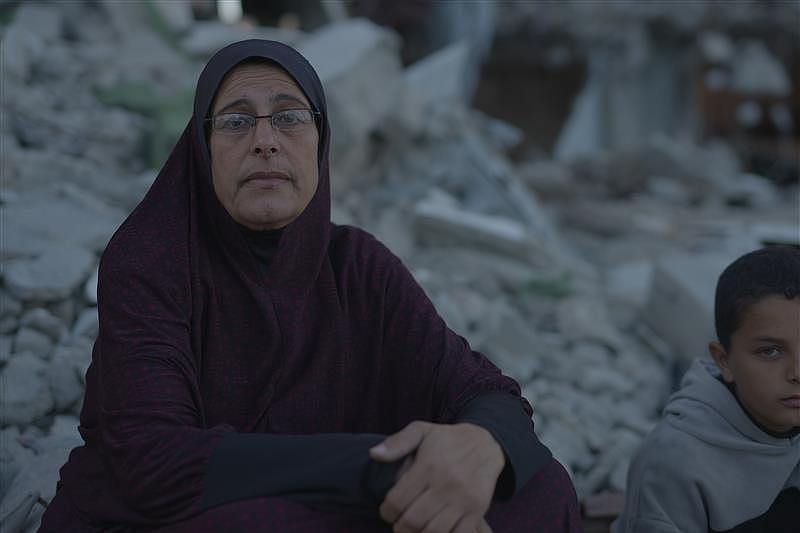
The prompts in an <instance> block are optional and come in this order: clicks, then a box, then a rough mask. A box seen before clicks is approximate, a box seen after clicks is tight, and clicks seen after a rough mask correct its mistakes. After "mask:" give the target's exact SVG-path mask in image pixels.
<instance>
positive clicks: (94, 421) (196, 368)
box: [62, 40, 531, 524]
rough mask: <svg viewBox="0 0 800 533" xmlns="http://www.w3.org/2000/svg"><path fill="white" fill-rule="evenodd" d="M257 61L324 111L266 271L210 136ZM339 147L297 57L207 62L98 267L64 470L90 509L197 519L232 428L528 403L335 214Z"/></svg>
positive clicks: (225, 53) (305, 427) (361, 421)
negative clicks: (310, 191)
mask: <svg viewBox="0 0 800 533" xmlns="http://www.w3.org/2000/svg"><path fill="white" fill-rule="evenodd" d="M251 58H261V59H267V60H270V61H273V62H275V63H277V64H278V65H279V66H281V67H282V68H283V69H284V70H285V71H286V72H287V73H288V74H289V75H290V76H291V77H292V78H294V80H295V81H296V82H297V84H298V86H299V87H300V89H301V90H302V91H303V92H304V94H305V95H306V97H307V98H308V101H309V102H310V104H311V106H312V107H313V109H314V110H315V111H318V112H319V113H320V114H321V119H320V120H319V122H318V124H317V126H318V128H319V147H318V164H319V165H318V168H319V184H318V187H317V190H316V193H315V194H314V196H313V197H312V199H311V200H310V202H309V204H308V206H307V207H306V209H305V210H304V211H303V212H302V213H301V214H300V215H299V216H298V217H297V218H296V219H295V220H293V221H292V222H291V223H290V224H289V225H287V226H286V227H285V228H284V229H283V231H282V232H281V234H280V237H279V240H278V244H277V250H276V251H275V253H274V256H273V257H272V260H271V262H270V263H269V265H268V267H267V268H264V265H263V264H259V262H258V259H257V258H256V257H255V256H254V254H253V252H252V251H251V250H250V248H249V247H248V244H247V240H246V238H245V236H244V235H243V234H242V232H241V231H240V228H239V226H238V224H237V223H236V222H235V221H234V220H233V218H232V217H231V216H230V215H229V214H228V212H227V211H226V210H225V208H224V207H223V205H222V204H221V203H220V202H219V200H218V199H217V197H216V195H215V193H214V189H213V186H212V179H211V170H210V169H211V165H210V160H209V157H210V156H209V150H208V146H207V143H206V135H205V128H204V122H205V119H206V118H207V117H208V113H209V109H210V107H211V105H212V102H213V100H214V97H215V95H216V92H217V90H218V89H219V87H220V84H221V83H222V80H223V79H224V77H225V75H226V74H227V73H228V72H229V71H230V70H231V69H232V68H234V67H235V66H236V65H238V64H240V63H241V62H243V61H245V60H248V59H251ZM329 149H330V125H329V123H328V113H327V107H326V103H325V96H324V93H323V88H322V84H321V82H320V80H319V78H318V77H317V75H316V73H315V72H314V70H313V68H312V67H311V65H310V64H309V63H308V61H307V60H306V59H305V58H303V57H302V56H301V55H300V54H299V53H298V52H296V51H295V50H293V49H292V48H290V47H288V46H286V45H284V44H281V43H277V42H272V41H265V40H247V41H242V42H238V43H235V44H232V45H230V46H227V47H226V48H224V49H222V50H221V51H219V52H218V53H217V54H216V55H215V56H214V57H212V59H211V60H210V61H209V63H208V64H207V65H206V67H205V69H204V70H203V72H202V74H201V75H200V78H199V81H198V83H197V92H196V97H195V102H194V114H193V116H192V118H191V120H190V122H189V124H188V126H187V127H186V129H185V131H184V132H183V134H182V135H181V137H180V139H179V140H178V142H177V145H176V146H175V148H174V150H173V151H172V153H171V155H170V157H169V159H168V160H167V162H166V164H165V165H164V167H163V169H162V170H161V172H160V173H159V175H158V176H157V178H156V180H155V182H154V183H153V185H152V187H151V188H150V190H149V191H148V193H147V194H146V196H145V197H144V199H143V200H142V201H141V203H140V204H139V205H138V206H137V207H136V208H135V209H134V211H133V212H132V213H131V214H130V216H129V217H128V218H127V219H126V221H125V222H123V224H122V225H121V226H120V228H119V229H118V230H117V231H116V233H115V234H114V236H113V237H112V239H111V241H110V242H109V244H108V246H107V248H106V250H105V252H104V254H103V257H102V259H101V263H100V273H99V285H98V308H99V317H100V331H99V335H98V339H97V341H96V343H95V346H94V350H93V354H92V363H91V365H90V367H89V370H88V371H87V378H86V379H87V383H86V395H85V399H84V405H83V409H82V412H81V420H80V427H79V430H80V432H81V434H82V436H83V437H84V440H85V441H86V445H85V446H82V447H80V448H78V449H76V450H74V451H73V452H72V454H71V456H70V459H69V461H68V463H67V465H65V467H64V468H63V469H62V481H63V483H64V485H65V486H66V488H67V492H68V494H69V496H70V498H71V499H72V501H73V503H74V504H75V507H76V508H77V509H78V510H79V511H80V513H82V514H85V515H86V516H88V517H91V519H92V520H93V521H99V522H103V523H112V522H113V523H144V524H147V523H162V522H165V521H174V520H178V519H180V518H182V517H186V516H189V515H191V514H192V513H193V512H196V509H195V508H194V505H195V504H196V502H197V499H198V497H199V495H200V493H201V492H202V488H203V480H204V475H205V471H206V462H207V460H208V457H209V456H210V455H211V453H212V451H213V449H214V446H215V445H216V444H217V443H218V442H219V440H220V439H221V438H222V437H223V436H224V435H226V434H228V433H230V432H268V433H279V434H311V433H340V432H346V433H379V434H391V433H394V432H396V431H398V430H400V429H401V428H402V427H404V426H405V425H406V424H408V423H409V422H411V421H413V420H429V421H433V422H439V423H447V422H453V421H454V420H455V419H456V417H457V415H458V413H459V412H460V411H461V410H462V409H463V408H464V406H465V405H466V404H467V403H469V401H471V400H472V399H474V398H475V397H477V396H478V395H481V394H484V393H488V392H496V391H508V392H510V393H512V394H514V395H516V396H517V397H519V387H518V385H517V384H516V383H515V382H514V381H513V380H511V379H510V378H507V377H505V376H502V375H501V374H500V372H499V371H498V369H497V368H496V367H494V366H493V365H492V364H491V363H490V362H489V361H488V360H487V359H486V358H485V357H484V356H483V355H481V354H479V353H477V352H474V351H472V350H471V349H470V347H469V345H468V344H467V342H466V341H465V340H464V339H463V338H461V337H459V336H458V335H456V334H455V333H453V332H452V331H451V330H449V329H448V328H447V326H446V325H445V323H444V322H443V321H442V319H441V318H440V317H439V315H438V314H437V313H436V311H435V309H434V307H433V305H432V303H431V302H430V300H429V299H428V298H427V296H426V295H425V293H424V291H423V290H422V289H421V288H420V287H419V285H418V284H417V283H416V282H415V281H414V279H413V277H412V276H411V274H410V273H409V272H408V270H407V269H406V268H405V266H404V265H403V264H402V263H401V262H400V260H399V259H398V258H397V257H396V256H394V255H393V254H392V253H391V252H390V251H389V250H388V249H387V248H385V247H384V246H383V245H382V244H381V243H379V242H378V241H377V240H376V239H375V238H374V237H372V236H371V235H369V234H368V233H366V232H364V231H362V230H359V229H357V228H353V227H349V226H337V225H334V224H332V223H331V221H330V203H331V199H330V176H329V165H328V157H329ZM520 401H521V402H522V403H523V405H524V407H525V409H526V410H527V412H528V414H531V408H530V406H529V405H528V404H527V402H526V401H525V400H524V399H522V398H520Z"/></svg>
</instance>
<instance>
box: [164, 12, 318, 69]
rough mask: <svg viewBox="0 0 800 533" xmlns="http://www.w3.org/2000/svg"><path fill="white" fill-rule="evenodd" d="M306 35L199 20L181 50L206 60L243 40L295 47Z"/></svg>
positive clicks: (278, 29)
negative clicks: (260, 40) (279, 43)
mask: <svg viewBox="0 0 800 533" xmlns="http://www.w3.org/2000/svg"><path fill="white" fill-rule="evenodd" d="M305 37H306V35H305V34H304V33H303V32H301V31H298V30H290V29H286V28H266V27H257V28H250V29H245V28H242V27H241V26H237V25H232V24H224V23H221V22H217V21H207V20H199V21H196V22H195V23H194V24H193V25H192V27H191V28H190V30H189V33H188V35H187V36H186V37H185V38H184V39H183V40H181V43H180V44H181V48H182V49H183V50H184V51H185V52H187V53H188V54H190V55H191V56H193V57H195V58H197V59H200V60H203V61H205V60H208V59H209V58H210V57H211V56H212V55H213V54H214V53H215V52H216V51H217V50H220V49H222V48H224V47H225V46H227V45H229V44H231V43H234V42H237V41H241V40H243V39H268V40H271V41H280V42H282V43H286V44H288V45H290V46H296V45H297V44H298V43H299V42H301V41H302V40H303V39H304V38H305Z"/></svg>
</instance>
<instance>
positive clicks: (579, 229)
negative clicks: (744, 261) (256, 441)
mask: <svg viewBox="0 0 800 533" xmlns="http://www.w3.org/2000/svg"><path fill="white" fill-rule="evenodd" d="M0 31H2V45H3V73H2V76H3V86H2V98H3V101H2V122H0V147H2V166H3V167H2V176H3V187H2V190H0V203H1V204H2V205H1V207H2V219H3V241H2V259H3V269H2V287H0V382H2V386H3V389H2V405H0V421H2V429H0V498H2V502H1V503H0V520H2V522H3V524H4V526H5V529H4V531H9V532H10V533H15V532H18V531H19V532H32V531H35V530H36V527H37V525H38V522H39V520H40V517H41V514H42V512H43V508H44V505H45V504H46V503H47V502H49V501H50V499H51V498H52V497H53V494H54V493H55V487H56V480H57V479H58V468H59V467H60V466H61V464H63V463H64V462H65V460H66V457H67V454H68V452H69V450H70V449H71V448H72V447H74V446H76V445H79V444H80V443H81V442H82V440H81V438H80V436H79V434H78V432H77V425H78V420H77V415H78V413H79V411H80V407H81V401H82V395H83V386H84V374H85V371H86V368H87V367H88V364H89V362H90V360H91V349H92V343H93V341H94V338H95V337H96V335H97V332H98V323H97V297H96V285H97V264H98V260H99V256H100V254H101V253H102V250H103V248H104V246H105V244H106V242H107V241H108V238H109V237H110V236H111V234H112V233H113V231H114V229H115V228H116V227H117V226H118V225H119V224H120V223H121V222H122V220H123V219H124V217H125V216H126V214H127V213H128V212H130V210H131V209H132V208H133V207H134V206H135V205H136V204H137V202H138V201H139V200H140V199H141V198H142V196H143V195H144V193H145V192H146V190H147V188H148V187H149V186H150V184H151V183H152V181H153V179H154V177H155V175H156V173H157V168H158V166H159V165H160V164H161V163H162V162H163V160H164V158H165V156H166V154H167V153H168V152H169V149H170V147H171V143H174V141H175V139H176V138H177V136H178V135H179V134H180V132H181V131H182V129H183V128H184V127H185V125H186V122H187V121H188V119H189V116H190V113H191V97H192V91H193V84H194V82H195V81H196V79H197V76H198V75H199V72H200V69H201V68H202V65H203V62H204V61H205V60H206V59H208V57H209V56H210V55H211V54H212V53H213V52H214V51H216V50H217V49H218V48H220V47H221V46H223V45H225V44H227V43H228V42H233V41H236V40H240V39H244V38H249V37H260V38H271V39H277V40H282V41H284V42H288V43H291V44H292V45H294V46H296V47H297V48H298V49H299V50H300V51H301V52H302V53H303V54H304V55H306V57H308V59H309V60H310V62H311V63H312V64H313V65H314V66H315V68H316V69H317V72H318V73H319V75H320V77H321V79H322V81H323V83H324V85H325V87H326V91H327V95H328V101H329V106H330V116H331V122H332V131H333V149H332V186H333V189H334V206H333V218H334V221H335V222H337V223H347V224H355V225H358V226H361V227H364V228H365V229H367V230H368V231H371V232H373V233H374V234H375V235H376V236H377V237H378V238H379V239H381V240H382V241H383V242H385V243H386V244H387V245H388V246H389V248H390V249H391V250H393V251H394V252H395V253H396V254H398V255H399V256H400V257H401V259H403V261H404V262H405V263H406V264H407V265H408V266H409V268H410V269H411V270H412V272H413V274H414V275H415V277H416V279H417V280H418V281H419V282H420V284H421V285H422V286H423V287H424V288H425V290H426V292H427V293H428V295H429V296H430V297H431V299H432V300H433V302H434V303H435V305H436V307H437V309H438V310H439V312H440V313H441V315H442V316H443V317H444V319H445V320H446V321H447V323H448V324H449V325H450V326H451V328H453V329H454V330H455V331H456V332H458V333H459V334H461V335H463V336H464V337H465V338H467V339H468V340H469V341H470V343H471V344H472V346H473V347H474V349H476V350H480V351H482V352H484V353H485V354H486V355H487V356H489V357H490V358H491V359H492V360H493V361H494V362H495V363H496V364H498V366H500V367H501V368H502V369H503V371H504V372H506V373H507V374H509V375H511V376H513V377H514V378H516V379H517V380H518V381H519V382H520V384H521V385H522V386H523V389H524V394H525V396H526V397H527V398H528V399H529V400H530V401H531V403H532V404H533V405H534V408H535V415H534V417H535V421H536V427H537V432H538V434H539V435H540V437H541V439H542V440H543V441H544V442H545V443H546V444H547V445H548V446H549V447H550V448H551V449H552V450H553V452H554V454H555V456H556V457H557V458H558V459H560V460H561V461H562V462H563V463H564V464H565V466H567V468H568V469H569V470H570V472H571V474H572V475H573V478H574V481H575V484H576V486H577V488H578V491H579V493H580V495H581V496H584V497H585V496H588V495H591V494H594V493H597V492H599V491H601V490H606V489H612V490H617V491H623V490H624V488H625V475H626V472H627V468H628V463H629V460H630V458H631V456H632V454H633V451H634V450H635V448H636V446H637V445H638V443H639V442H640V441H641V439H642V438H643V437H644V435H645V434H646V433H647V432H648V431H649V429H650V428H651V427H652V426H653V424H654V423H655V421H656V420H657V418H658V416H659V409H660V407H661V406H662V405H663V402H664V400H665V399H666V396H667V395H668V393H669V392H670V390H671V388H672V387H673V385H674V383H673V372H674V370H675V367H676V361H678V362H680V361H684V360H686V358H689V357H693V356H696V355H699V353H698V351H699V350H702V349H703V346H704V343H705V342H706V340H707V339H708V337H709V335H710V333H709V331H708V328H709V325H710V320H711V318H710V302H711V299H710V298H709V296H708V294H707V293H708V291H709V287H710V285H709V283H711V285H713V281H714V276H715V275H716V274H717V273H718V272H719V270H720V269H721V267H718V266H717V265H718V264H720V263H722V264H724V262H725V261H729V260H730V259H732V258H733V257H734V256H735V255H738V253H740V252H744V251H747V250H749V249H752V248H754V247H756V246H758V245H759V244H761V243H763V242H796V241H797V235H796V234H797V219H796V216H794V217H793V216H792V214H791V213H793V212H794V213H796V210H797V204H796V192H797V191H796V188H795V189H789V190H790V191H791V192H792V194H794V198H793V197H792V194H786V193H785V192H780V191H778V190H776V186H775V185H774V184H772V183H770V182H768V181H766V180H764V179H762V178H760V177H758V176H753V175H750V174H747V173H745V172H743V171H742V168H741V164H740V162H739V161H738V160H737V157H736V155H735V154H734V153H733V152H732V150H731V149H730V148H729V147H727V146H726V145H724V144H722V143H718V144H716V145H710V146H704V147H699V146H694V145H691V144H687V143H680V142H677V141H674V140H672V139H669V138H666V137H664V138H654V139H653V140H651V141H649V142H648V144H646V145H645V146H643V147H639V148H637V149H628V150H624V151H606V152H599V153H594V154H591V155H585V156H582V157H576V158H572V159H569V160H565V161H554V160H549V159H548V160H544V159H540V160H528V161H525V162H522V163H519V164H515V163H512V161H511V159H510V158H509V157H508V156H507V153H508V151H509V150H510V149H512V148H513V147H514V146H516V145H517V144H518V143H519V142H520V141H521V140H522V138H523V137H524V133H523V132H521V131H519V130H518V129H516V128H515V127H513V126H511V125H509V124H507V123H504V122H502V121H499V120H496V119H493V118H492V117H489V116H487V115H485V114H483V113H480V112H478V111H475V110H472V109H470V108H469V107H468V106H467V105H465V102H466V99H467V95H466V94H465V91H464V89H463V87H462V85H461V84H459V83H455V82H454V81H453V80H456V79H459V75H460V74H459V73H460V72H463V71H464V69H466V68H467V67H466V62H467V61H468V60H469V59H468V57H467V54H466V53H465V52H464V49H463V45H462V44H460V43H455V44H453V45H450V46H448V47H445V48H443V49H441V50H439V51H438V52H436V53H434V54H433V55H431V56H428V57H426V58H424V59H422V60H420V61H419V62H417V63H415V64H412V65H410V66H408V67H403V65H402V62H401V60H400V44H401V43H400V42H399V39H398V37H397V36H396V35H395V34H394V33H392V32H390V31H388V30H386V29H383V28H381V27H379V26H376V25H374V24H373V23H371V22H369V21H367V20H364V19H344V20H340V21H338V22H335V23H331V24H329V25H326V26H324V27H322V28H320V29H319V30H316V31H314V32H311V33H306V32H302V31H299V30H290V29H285V28H267V27H255V28H249V29H247V28H239V27H236V26H231V25H225V24H222V23H219V22H213V21H194V20H193V19H192V12H191V8H190V7H189V3H182V2H150V3H141V4H140V3H125V2H116V1H113V0H106V1H100V2H88V1H87V2H64V3H52V4H38V3H27V2H26V3H24V4H22V5H20V6H18V7H17V8H16V10H15V12H14V16H13V18H12V19H11V20H10V21H8V23H7V25H5V26H4V27H2V30H0ZM754 53H755V52H754ZM376 80H380V83H377V84H376ZM793 210H794V211H793ZM700 264H702V265H708V268H707V269H705V270H703V269H700V268H696V266H697V265H700ZM712 290H713V287H712ZM665 293H667V294H669V295H670V297H669V298H665V297H663V294H665ZM675 295H678V296H680V297H679V298H676V297H674V296H675ZM675 317H683V318H685V320H686V323H685V325H682V326H680V327H678V326H677V324H678V323H677V322H674V321H673V319H675ZM684 327H685V328H686V329H683V328H684ZM669 328H672V329H669ZM687 331H690V332H691V333H687ZM678 366H680V363H679V364H678Z"/></svg>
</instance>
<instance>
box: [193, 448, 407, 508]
mask: <svg viewBox="0 0 800 533" xmlns="http://www.w3.org/2000/svg"><path fill="white" fill-rule="evenodd" d="M385 438H386V436H385V435H374V434H319V435H272V434H267V433H234V434H231V435H227V436H225V437H224V438H223V439H222V440H221V441H220V442H219V443H218V444H217V446H216V447H215V448H214V451H213V452H212V454H211V457H210V458H209V461H208V468H207V472H206V479H205V489H204V491H203V494H202V496H201V498H200V502H199V504H198V505H199V508H200V509H201V510H205V509H208V508H211V507H215V506H217V505H221V504H224V503H228V502H232V501H237V500H243V499H247V498H253V497H258V496H281V497H284V498H289V499H292V500H295V501H301V502H303V503H306V504H307V505H309V507H312V508H315V509H320V510H327V511H338V512H350V513H356V514H365V515H375V516H377V513H378V507H379V505H380V503H381V502H382V501H383V499H384V497H385V496H386V493H387V492H388V491H389V489H390V488H391V487H392V486H393V485H394V482H395V478H396V476H397V473H398V471H399V470H400V467H401V466H402V463H403V460H399V461H395V462H392V463H380V462H377V461H373V460H372V459H370V457H369V449H370V448H371V447H373V446H375V445H376V444H378V443H380V442H382V441H383V440H384V439H385Z"/></svg>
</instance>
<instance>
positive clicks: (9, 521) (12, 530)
mask: <svg viewBox="0 0 800 533" xmlns="http://www.w3.org/2000/svg"><path fill="white" fill-rule="evenodd" d="M39 496H40V495H39V493H38V492H28V493H25V494H23V495H22V497H21V498H17V499H14V500H12V501H9V502H8V503H6V502H5V500H4V501H3V502H2V504H0V523H2V524H3V531H4V532H5V533H21V532H24V531H26V530H25V526H26V525H27V524H28V523H29V521H30V520H31V518H32V514H33V510H34V507H35V506H36V504H37V503H38V501H39ZM9 499H11V498H9Z"/></svg>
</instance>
